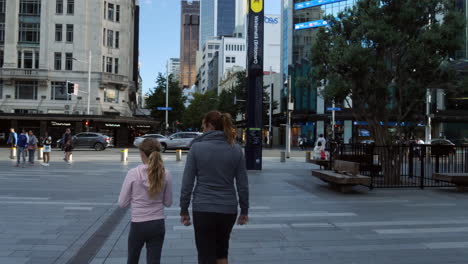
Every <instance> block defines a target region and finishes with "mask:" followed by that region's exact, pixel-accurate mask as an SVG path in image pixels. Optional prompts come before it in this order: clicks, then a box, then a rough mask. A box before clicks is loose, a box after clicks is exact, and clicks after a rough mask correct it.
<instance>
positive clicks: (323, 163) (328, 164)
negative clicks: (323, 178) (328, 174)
mask: <svg viewBox="0 0 468 264" xmlns="http://www.w3.org/2000/svg"><path fill="white" fill-rule="evenodd" d="M308 162H309V163H312V164H315V165H319V166H320V169H322V167H323V169H325V170H329V169H331V161H330V160H313V159H311V160H308Z"/></svg>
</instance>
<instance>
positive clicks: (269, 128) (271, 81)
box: [268, 66, 273, 146]
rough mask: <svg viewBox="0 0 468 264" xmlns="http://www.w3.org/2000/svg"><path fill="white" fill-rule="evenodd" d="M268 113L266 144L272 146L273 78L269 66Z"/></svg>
mask: <svg viewBox="0 0 468 264" xmlns="http://www.w3.org/2000/svg"><path fill="white" fill-rule="evenodd" d="M269 113H270V120H269V124H268V144H270V146H272V142H271V139H272V134H273V129H272V127H271V125H272V119H273V76H272V67H271V66H270V109H269Z"/></svg>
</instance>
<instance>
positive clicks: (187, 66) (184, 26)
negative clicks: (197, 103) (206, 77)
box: [179, 1, 200, 88]
mask: <svg viewBox="0 0 468 264" xmlns="http://www.w3.org/2000/svg"><path fill="white" fill-rule="evenodd" d="M181 4H182V7H181V15H180V20H181V21H180V22H181V23H180V26H181V29H180V67H179V69H180V77H179V80H180V85H181V86H182V88H189V87H191V86H192V85H193V84H194V83H195V81H196V78H197V68H196V60H197V50H198V47H199V45H198V39H199V30H200V2H199V1H182V3H181Z"/></svg>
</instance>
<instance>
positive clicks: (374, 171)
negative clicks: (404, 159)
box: [337, 154, 382, 176]
mask: <svg viewBox="0 0 468 264" xmlns="http://www.w3.org/2000/svg"><path fill="white" fill-rule="evenodd" d="M337 158H338V159H340V160H345V161H352V162H357V163H359V164H360V167H359V171H361V172H369V174H370V175H371V176H375V175H378V174H379V173H380V172H381V171H382V166H381V165H377V164H374V160H373V159H374V158H373V156H372V155H370V154H358V155H354V154H353V155H350V154H344V155H339V156H338V157H337Z"/></svg>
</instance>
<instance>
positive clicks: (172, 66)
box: [168, 58, 180, 80]
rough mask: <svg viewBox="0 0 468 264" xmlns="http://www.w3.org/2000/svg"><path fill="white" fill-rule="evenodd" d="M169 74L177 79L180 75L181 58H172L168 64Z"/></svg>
mask: <svg viewBox="0 0 468 264" xmlns="http://www.w3.org/2000/svg"><path fill="white" fill-rule="evenodd" d="M168 70H169V74H172V75H173V76H174V78H175V79H176V80H179V76H180V60H179V58H170V59H169V65H168Z"/></svg>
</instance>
